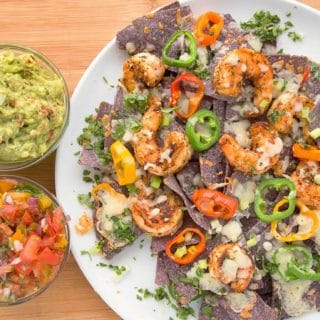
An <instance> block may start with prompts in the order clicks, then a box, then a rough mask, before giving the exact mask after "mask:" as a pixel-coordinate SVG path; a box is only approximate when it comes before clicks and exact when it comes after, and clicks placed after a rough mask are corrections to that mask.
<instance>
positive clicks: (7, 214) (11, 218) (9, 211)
mask: <svg viewBox="0 0 320 320" xmlns="http://www.w3.org/2000/svg"><path fill="white" fill-rule="evenodd" d="M17 211H18V208H17V206H16V205H14V204H3V205H2V206H1V207H0V217H2V218H4V219H5V220H6V221H8V222H9V223H10V224H13V223H14V222H15V218H16V214H17Z"/></svg>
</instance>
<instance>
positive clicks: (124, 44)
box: [117, 2, 193, 55]
mask: <svg viewBox="0 0 320 320" xmlns="http://www.w3.org/2000/svg"><path fill="white" fill-rule="evenodd" d="M192 27H193V21H192V18H191V9H190V7H189V6H183V7H180V5H179V3H177V2H175V3H173V4H172V5H168V6H166V7H163V8H161V9H160V10H158V11H156V12H155V13H149V14H147V15H145V16H143V17H140V18H138V19H135V20H134V21H133V22H132V25H130V26H128V27H126V28H125V29H123V30H122V31H120V32H119V33H118V34H117V43H118V46H119V48H120V49H123V50H124V49H126V50H127V51H128V53H129V54H135V53H138V52H142V51H149V52H153V53H155V54H157V55H161V52H162V48H163V46H164V45H165V43H166V42H167V41H168V39H169V37H170V36H171V35H172V34H173V33H174V32H176V31H178V30H179V29H184V30H192Z"/></svg>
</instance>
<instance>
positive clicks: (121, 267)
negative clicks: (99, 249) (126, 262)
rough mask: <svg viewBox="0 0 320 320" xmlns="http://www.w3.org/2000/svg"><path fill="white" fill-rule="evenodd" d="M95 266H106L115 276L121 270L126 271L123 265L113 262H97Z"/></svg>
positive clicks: (120, 272)
mask: <svg viewBox="0 0 320 320" xmlns="http://www.w3.org/2000/svg"><path fill="white" fill-rule="evenodd" d="M97 267H103V268H108V269H110V270H112V271H113V272H114V273H115V274H116V275H117V276H121V275H122V273H123V272H126V271H127V268H126V267H125V266H117V265H113V264H106V263H103V262H99V263H97Z"/></svg>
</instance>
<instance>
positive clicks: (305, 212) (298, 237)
mask: <svg viewBox="0 0 320 320" xmlns="http://www.w3.org/2000/svg"><path fill="white" fill-rule="evenodd" d="M288 203H289V201H288V200H287V199H282V200H281V201H279V202H278V203H277V204H276V205H275V207H274V209H273V211H274V212H278V211H279V209H280V208H281V207H282V206H285V205H288ZM296 207H298V208H299V210H300V211H299V214H300V215H301V216H302V217H306V218H307V219H311V220H312V225H311V227H310V230H308V232H298V233H290V234H289V235H287V236H282V235H280V234H279V232H278V230H277V228H278V221H272V222H271V234H272V235H273V236H274V237H275V238H276V239H277V240H279V241H281V242H293V241H303V240H307V239H310V238H312V237H313V236H314V235H315V234H316V232H317V230H318V229H319V218H318V215H317V214H316V213H315V212H314V211H312V210H310V209H309V208H308V207H306V206H305V205H304V204H303V203H302V201H300V200H297V201H296Z"/></svg>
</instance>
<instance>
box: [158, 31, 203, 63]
mask: <svg viewBox="0 0 320 320" xmlns="http://www.w3.org/2000/svg"><path fill="white" fill-rule="evenodd" d="M180 37H184V38H185V39H186V40H187V46H188V52H186V58H183V59H181V58H175V57H170V56H169V53H170V49H171V47H172V45H173V44H174V43H175V41H176V40H178V38H180ZM196 58H197V43H196V39H195V38H194V36H193V34H192V33H191V32H190V31H186V30H180V31H177V32H175V33H174V34H173V35H172V36H171V37H170V38H169V40H168V41H167V43H166V44H165V45H164V47H163V49H162V60H163V61H164V63H165V64H167V65H168V66H171V67H177V68H188V67H190V66H191V65H192V64H193V63H194V62H195V61H196Z"/></svg>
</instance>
